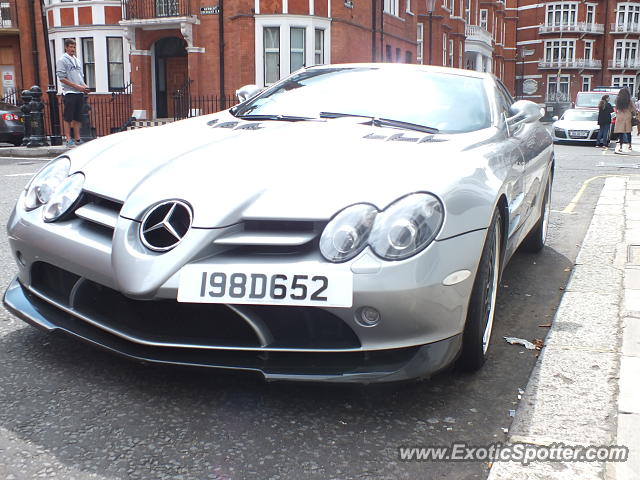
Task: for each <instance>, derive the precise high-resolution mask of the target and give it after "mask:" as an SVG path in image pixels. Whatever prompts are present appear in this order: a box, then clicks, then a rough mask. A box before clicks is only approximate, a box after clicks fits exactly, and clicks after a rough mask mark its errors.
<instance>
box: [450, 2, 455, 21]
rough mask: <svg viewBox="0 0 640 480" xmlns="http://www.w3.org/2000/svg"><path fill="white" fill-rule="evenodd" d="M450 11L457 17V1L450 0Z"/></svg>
mask: <svg viewBox="0 0 640 480" xmlns="http://www.w3.org/2000/svg"><path fill="white" fill-rule="evenodd" d="M449 10H451V16H452V17H453V16H455V13H456V12H455V10H456V1H455V0H449Z"/></svg>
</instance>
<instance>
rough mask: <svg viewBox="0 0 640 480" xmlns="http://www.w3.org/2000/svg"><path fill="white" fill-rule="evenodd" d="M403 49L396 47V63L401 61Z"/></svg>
mask: <svg viewBox="0 0 640 480" xmlns="http://www.w3.org/2000/svg"><path fill="white" fill-rule="evenodd" d="M400 56H401V50H400V49H399V48H396V63H400Z"/></svg>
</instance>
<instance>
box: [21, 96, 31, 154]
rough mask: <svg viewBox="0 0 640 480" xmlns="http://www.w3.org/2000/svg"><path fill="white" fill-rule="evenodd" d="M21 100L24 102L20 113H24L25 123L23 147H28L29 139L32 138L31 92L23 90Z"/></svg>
mask: <svg viewBox="0 0 640 480" xmlns="http://www.w3.org/2000/svg"><path fill="white" fill-rule="evenodd" d="M20 100H21V101H22V106H21V107H20V111H22V120H23V121H24V137H22V146H23V147H26V146H27V143H29V138H30V137H31V106H30V105H29V104H30V103H31V91H29V90H23V91H22V92H21V93H20Z"/></svg>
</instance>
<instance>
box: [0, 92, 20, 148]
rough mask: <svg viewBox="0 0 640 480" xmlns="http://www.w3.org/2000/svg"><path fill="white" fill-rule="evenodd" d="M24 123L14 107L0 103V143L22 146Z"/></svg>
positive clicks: (17, 109)
mask: <svg viewBox="0 0 640 480" xmlns="http://www.w3.org/2000/svg"><path fill="white" fill-rule="evenodd" d="M23 137H24V121H23V118H22V112H21V111H20V109H19V108H18V107H16V106H14V105H10V104H8V103H2V102H0V143H12V144H14V145H15V146H18V145H20V144H22V138H23Z"/></svg>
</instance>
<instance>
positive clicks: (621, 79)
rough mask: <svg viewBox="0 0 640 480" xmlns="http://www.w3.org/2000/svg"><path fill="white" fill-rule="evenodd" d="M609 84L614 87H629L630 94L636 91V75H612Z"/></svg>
mask: <svg viewBox="0 0 640 480" xmlns="http://www.w3.org/2000/svg"><path fill="white" fill-rule="evenodd" d="M611 84H612V85H613V86H614V87H620V88H622V87H629V91H630V92H631V95H633V94H634V92H635V91H636V77H635V75H614V76H613V77H611Z"/></svg>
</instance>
